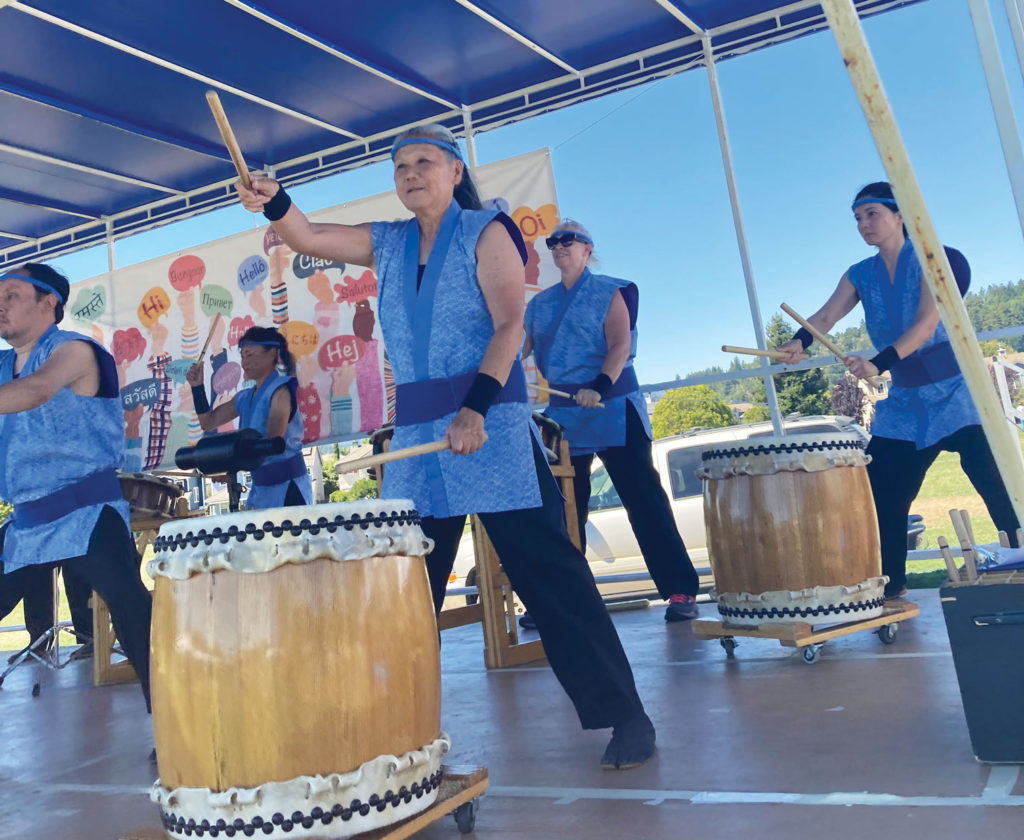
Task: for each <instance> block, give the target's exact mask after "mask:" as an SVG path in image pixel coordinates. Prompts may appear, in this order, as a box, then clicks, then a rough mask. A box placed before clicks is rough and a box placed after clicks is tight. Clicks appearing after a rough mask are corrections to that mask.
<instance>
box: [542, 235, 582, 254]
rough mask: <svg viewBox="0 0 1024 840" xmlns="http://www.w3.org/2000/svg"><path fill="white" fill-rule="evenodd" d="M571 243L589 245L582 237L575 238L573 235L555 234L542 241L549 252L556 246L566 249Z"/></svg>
mask: <svg viewBox="0 0 1024 840" xmlns="http://www.w3.org/2000/svg"><path fill="white" fill-rule="evenodd" d="M573 242H582V243H583V244H584V245H589V244H590V241H589V240H587V239H584V238H583V237H582V236H577V235H576V234H575V233H557V234H555V235H554V236H549V237H548V238H547V239H545V240H544V244H545V245H547V246H548V250H549V251H550V250H552V249H553V248H554V247H555V246H556V245H561V246H562V247H563V248H568V247H569V246H570V245H572V243H573Z"/></svg>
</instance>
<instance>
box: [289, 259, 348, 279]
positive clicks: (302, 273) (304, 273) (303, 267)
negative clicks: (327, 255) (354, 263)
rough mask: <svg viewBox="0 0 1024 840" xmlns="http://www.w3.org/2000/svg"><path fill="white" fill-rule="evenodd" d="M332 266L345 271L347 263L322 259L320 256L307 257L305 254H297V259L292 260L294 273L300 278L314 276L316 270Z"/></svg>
mask: <svg viewBox="0 0 1024 840" xmlns="http://www.w3.org/2000/svg"><path fill="white" fill-rule="evenodd" d="M330 268H336V269H338V271H344V270H345V263H343V262H335V261H334V260H322V259H320V258H319V257H307V256H306V255H305V254H296V255H295V259H293V260H292V273H293V274H294V275H295V276H296V277H298V278H299V279H300V280H305V279H306V278H307V277H310V276H312V274H313V272H314V271H327V270H328V269H330Z"/></svg>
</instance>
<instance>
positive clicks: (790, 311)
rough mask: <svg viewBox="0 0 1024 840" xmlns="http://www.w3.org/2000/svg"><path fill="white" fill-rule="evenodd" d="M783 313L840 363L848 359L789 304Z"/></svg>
mask: <svg viewBox="0 0 1024 840" xmlns="http://www.w3.org/2000/svg"><path fill="white" fill-rule="evenodd" d="M782 311H783V312H785V313H786V314H787V315H788V316H789V317H790V318H792V319H793V320H794V321H796V322H797V323H798V324H799V325H800V326H801V327H803V328H804V329H805V330H807V332H809V333H810V334H811V335H813V336H814V337H815V339H817V341H818V342H820V343H821V346H822V347H824V348H825V349H826V350H828V352H829V353H831V354H832V355H833V356H835V357H836V358H837V359H839V361H843V359H845V358H846V354H845V353H844V352H843V351H842V350H840V349H839V346H838V345H837V344H835V343H834V342H833V341H832V339H830V338H829V337H828V336H827V335H825V333H823V332H822V331H821V330H819V329H818V328H817V327H815V326H814V325H813V324H811V322H810V321H808V320H807V319H805V318H801V317H800V316H799V315H797V314H796V312H794V311H793V308H792V307H791V306H789V304H786V303H784V304H782ZM868 379H869V380H870V381H871V383H872V384H874V385H880V384H881V381H882V380H881V377H878V376H871V377H868Z"/></svg>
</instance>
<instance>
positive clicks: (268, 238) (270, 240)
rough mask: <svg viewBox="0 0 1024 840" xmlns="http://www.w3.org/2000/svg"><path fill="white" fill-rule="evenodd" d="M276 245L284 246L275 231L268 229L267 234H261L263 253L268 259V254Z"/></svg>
mask: <svg viewBox="0 0 1024 840" xmlns="http://www.w3.org/2000/svg"><path fill="white" fill-rule="evenodd" d="M278 245H284V240H283V239H282V238H281V237H280V235H278V232H277V231H276V230H274V229H273V228H272V227H268V228H267V232H266V233H264V234H263V253H264V254H266V255H267V256H268V257H269V256H270V252H271V251H272V250H273V249H274V248H276V247H277V246H278Z"/></svg>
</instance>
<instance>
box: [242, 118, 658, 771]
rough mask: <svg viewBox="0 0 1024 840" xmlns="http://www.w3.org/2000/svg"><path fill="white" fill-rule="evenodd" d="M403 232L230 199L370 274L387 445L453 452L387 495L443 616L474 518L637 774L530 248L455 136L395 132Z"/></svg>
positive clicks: (291, 239)
mask: <svg viewBox="0 0 1024 840" xmlns="http://www.w3.org/2000/svg"><path fill="white" fill-rule="evenodd" d="M391 156H392V160H393V161H394V180H395V187H396V189H397V193H398V198H399V199H400V200H401V201H402V203H403V204H404V205H405V207H406V208H407V209H408V210H409V211H410V212H411V213H412V214H413V215H414V218H413V219H411V220H409V221H399V222H373V223H372V224H371V223H366V224H361V225H354V226H349V225H337V224H314V223H311V222H310V221H309V220H308V219H307V218H306V217H305V216H304V215H303V214H302V212H300V211H299V209H298V208H297V207H296V206H295V205H294V204H292V201H291V199H290V198H289V197H288V195H287V194H286V193H285V191H284V190H283V189H282V188H281V187H280V185H279V184H277V182H275V181H273V180H270V179H268V178H263V177H255V178H253V181H252V189H247V188H245V187H242V186H238V187H237V189H238V191H239V193H240V194H241V198H242V203H243V204H244V205H245V207H246V208H248V209H249V210H253V211H259V210H262V211H263V213H264V215H265V216H266V217H267V218H268V219H270V220H271V222H273V227H274V230H275V231H276V233H277V234H278V235H279V236H280V237H281V238H282V239H283V240H284V241H285V242H286V243H287V244H288V246H289V247H291V248H292V249H293V250H295V251H297V252H298V253H301V254H308V255H310V256H316V257H321V258H324V259H333V260H338V261H341V262H345V263H352V264H356V265H365V266H375V267H376V271H377V276H378V280H379V297H378V301H379V313H378V314H379V317H380V323H381V329H382V331H383V334H384V341H385V345H386V348H387V353H388V356H389V358H390V360H391V365H392V368H393V371H394V378H395V382H396V384H397V414H396V421H395V425H396V428H395V435H394V440H393V448H401V447H405V446H410V445H414V444H421V443H425V442H428V441H431V440H434V439H438V438H445V439H447V440H448V441H449V443H450V444H451V451H450V452H442V453H434V454H430V455H424V456H421V457H417V458H409V459H406V460H399V461H395V462H394V463H392V464H390V465H389V466H388V468H387V469H386V470H385V472H384V487H383V491H384V492H383V494H384V495H385V496H393V497H408V498H411V499H412V500H413V501H414V503H415V505H416V507H417V509H418V510H419V512H420V513H421V515H422V517H423V519H422V527H423V530H424V532H425V533H426V534H427V536H428V537H430V538H431V539H432V540H434V549H433V551H432V552H431V554H430V555H429V556H428V558H427V567H428V573H429V576H430V583H431V589H432V592H433V597H434V605H435V607H436V608H437V609H438V610H440V608H441V604H442V602H443V600H444V592H445V586H446V583H447V580H448V575H449V573H450V572H451V569H452V565H453V563H454V559H455V553H456V549H457V547H458V542H459V539H460V537H461V536H462V531H463V524H464V522H465V518H466V515H467V514H470V513H479V514H480V515H481V518H482V520H483V523H484V525H485V526H486V528H487V533H488V536H489V537H490V539H491V541H492V542H493V543H494V546H495V548H496V549H497V552H498V555H499V557H500V558H501V559H502V561H503V563H504V567H505V571H506V573H507V574H508V576H509V579H510V580H511V582H512V586H513V587H514V588H515V590H516V592H518V593H519V595H520V596H521V597H522V599H523V603H524V604H526V606H527V608H528V609H529V610H530V612H531V613H532V614H533V616H534V618H535V620H536V622H537V627H538V629H539V631H540V635H541V638H542V639H543V641H544V648H545V651H546V653H547V656H548V659H549V661H550V662H551V666H552V669H553V670H554V672H555V675H556V676H557V677H558V679H559V681H560V682H561V683H562V686H563V688H564V689H565V691H566V692H567V693H568V694H569V697H570V698H571V699H572V701H573V703H574V705H575V707H576V711H577V714H578V715H579V718H580V722H581V723H582V724H583V727H584V728H586V729H603V728H607V727H613V728H614V729H613V734H612V738H611V742H610V743H609V744H608V748H607V749H606V750H605V753H604V757H603V758H602V765H603V766H604V767H606V768H609V769H624V768H627V767H634V766H636V765H638V764H641V763H643V762H644V761H646V760H647V759H648V758H649V757H650V756H651V755H652V754H653V752H654V740H655V733H654V726H653V724H652V723H651V721H650V719H649V718H648V717H647V715H646V714H645V712H644V708H643V704H642V703H641V701H640V698H639V696H638V695H637V691H636V686H635V684H634V682H633V673H632V670H631V669H630V666H629V662H628V661H627V659H626V655H625V653H624V651H623V649H622V645H621V643H620V641H619V638H618V635H617V634H616V632H615V627H614V625H613V624H612V622H611V619H610V618H609V617H608V613H607V610H606V609H605V607H604V604H603V602H602V601H601V597H600V595H599V594H598V592H597V587H596V585H595V583H594V578H593V575H591V573H590V570H589V569H588V567H587V562H586V560H585V559H584V557H583V555H582V554H580V552H579V551H578V550H577V549H576V548H575V547H574V546H573V544H572V543H571V542H570V540H569V537H568V535H567V532H566V529H565V520H564V515H563V508H562V499H561V495H560V493H559V490H558V486H557V484H556V483H555V480H554V477H553V476H552V474H551V470H550V468H549V467H548V464H547V459H546V457H545V456H544V451H543V448H542V446H541V444H540V442H539V440H538V439H537V436H536V433H535V431H534V426H533V423H532V421H531V418H530V407H529V403H528V402H527V395H526V380H525V377H524V374H523V369H522V365H521V361H520V358H519V348H520V345H521V344H522V340H523V307H524V293H525V273H524V264H525V259H526V252H525V247H524V245H523V242H522V239H521V237H520V235H519V232H518V229H517V228H516V226H515V224H514V223H513V222H512V221H511V220H510V219H509V218H508V217H507V216H505V215H504V214H502V213H500V212H498V211H495V210H486V211H484V210H481V209H480V207H481V204H480V199H479V196H478V195H477V191H476V187H475V185H474V184H473V181H472V178H471V177H470V174H469V171H468V170H467V168H466V166H465V164H464V163H463V160H462V156H461V154H460V152H459V148H458V146H457V144H456V142H455V138H454V136H453V135H452V133H451V132H450V131H448V129H446V128H444V127H443V126H440V125H426V126H421V127H418V128H414V129H410V130H408V131H406V132H404V133H403V134H401V135H399V137H398V139H397V140H396V142H395V144H394V146H393V147H392V151H391Z"/></svg>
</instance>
